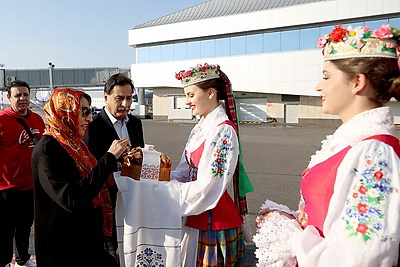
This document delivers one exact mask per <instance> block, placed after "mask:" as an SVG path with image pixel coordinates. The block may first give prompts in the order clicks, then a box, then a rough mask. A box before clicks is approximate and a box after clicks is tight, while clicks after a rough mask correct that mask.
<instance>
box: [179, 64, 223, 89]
mask: <svg viewBox="0 0 400 267" xmlns="http://www.w3.org/2000/svg"><path fill="white" fill-rule="evenodd" d="M218 72H219V65H209V64H207V63H204V65H201V64H198V65H197V66H196V67H191V68H190V69H189V70H186V71H185V70H181V71H180V72H178V73H175V78H176V79H177V80H180V81H181V83H182V85H183V87H187V86H189V85H192V84H196V83H199V82H204V81H207V80H211V79H217V78H219V75H218Z"/></svg>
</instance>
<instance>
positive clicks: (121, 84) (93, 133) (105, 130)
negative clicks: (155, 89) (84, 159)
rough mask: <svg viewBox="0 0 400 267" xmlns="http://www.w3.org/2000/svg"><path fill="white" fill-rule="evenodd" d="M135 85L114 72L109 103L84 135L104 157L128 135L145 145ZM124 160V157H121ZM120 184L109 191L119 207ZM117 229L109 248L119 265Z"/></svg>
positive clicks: (107, 239)
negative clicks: (136, 110)
mask: <svg viewBox="0 0 400 267" xmlns="http://www.w3.org/2000/svg"><path fill="white" fill-rule="evenodd" d="M133 93H134V87H133V84H132V81H131V79H129V78H128V77H126V76H124V75H122V74H114V75H112V76H111V77H110V78H109V79H108V80H107V82H106V84H105V86H104V100H105V107H104V108H103V109H102V110H101V111H100V112H99V113H98V114H96V115H95V116H94V117H93V121H92V122H91V123H90V124H89V129H88V131H87V133H86V136H85V137H84V139H83V140H84V141H85V143H86V144H87V145H88V147H89V150H90V152H91V153H92V154H93V155H94V156H95V157H96V158H97V159H99V158H101V157H102V156H103V155H104V154H105V153H106V151H107V150H108V148H109V147H110V145H111V143H112V142H113V141H114V140H115V139H122V138H128V139H129V140H130V143H131V148H133V147H138V146H140V147H144V139H143V129H142V122H141V120H140V119H139V118H137V117H135V116H132V115H130V114H129V111H130V107H131V104H132V101H133V98H132V97H133ZM118 161H119V162H121V163H122V161H123V158H122V157H121V158H119V159H118ZM117 191H118V190H117V186H116V185H112V186H111V187H109V195H110V198H111V201H112V205H113V208H115V201H116V194H117ZM116 247H117V241H116V232H115V224H114V227H113V233H112V238H110V237H108V236H105V242H104V248H105V252H106V253H109V254H110V255H111V256H113V257H114V258H115V263H116V265H115V266H119V260H118V256H117V254H116Z"/></svg>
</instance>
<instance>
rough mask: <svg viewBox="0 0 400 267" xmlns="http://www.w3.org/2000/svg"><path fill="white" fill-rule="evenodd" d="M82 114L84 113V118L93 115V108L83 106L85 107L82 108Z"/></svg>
mask: <svg viewBox="0 0 400 267" xmlns="http://www.w3.org/2000/svg"><path fill="white" fill-rule="evenodd" d="M81 114H82V116H83V117H84V118H87V117H88V116H89V115H92V110H91V108H88V107H83V108H82V109H81Z"/></svg>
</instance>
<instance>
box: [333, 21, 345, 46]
mask: <svg viewBox="0 0 400 267" xmlns="http://www.w3.org/2000/svg"><path fill="white" fill-rule="evenodd" d="M348 33H349V31H348V30H346V29H343V25H342V24H340V25H338V26H335V29H334V30H333V31H331V33H330V34H329V39H330V40H332V41H334V42H335V43H337V42H342V41H343V37H345V36H346V34H348Z"/></svg>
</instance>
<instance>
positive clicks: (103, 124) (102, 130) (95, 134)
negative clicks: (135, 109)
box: [83, 108, 144, 161]
mask: <svg viewBox="0 0 400 267" xmlns="http://www.w3.org/2000/svg"><path fill="white" fill-rule="evenodd" d="M128 117H129V121H128V123H127V124H126V128H127V130H128V134H129V139H130V140H131V148H134V147H138V146H140V147H144V140H143V129H142V122H141V120H140V119H139V118H137V117H135V116H132V115H130V114H128ZM116 139H119V137H118V134H117V132H116V131H115V129H114V126H113V125H112V123H111V120H110V118H109V117H108V116H107V113H106V112H105V111H104V108H103V109H102V110H101V111H100V112H99V113H98V114H96V115H95V116H94V117H93V121H92V122H91V123H89V129H88V131H87V133H86V136H85V137H84V138H83V141H85V143H86V144H87V145H88V147H89V150H90V152H91V153H92V154H93V156H95V157H96V159H99V158H101V157H102V156H103V155H104V153H106V152H107V151H108V149H109V148H110V145H111V143H112V142H113V141H114V140H116ZM119 161H122V158H120V159H119Z"/></svg>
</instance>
